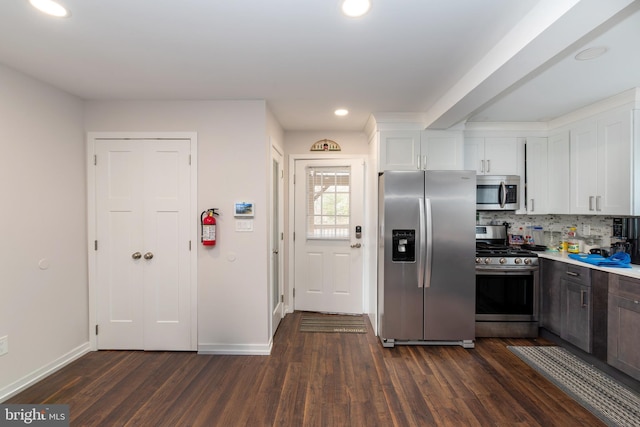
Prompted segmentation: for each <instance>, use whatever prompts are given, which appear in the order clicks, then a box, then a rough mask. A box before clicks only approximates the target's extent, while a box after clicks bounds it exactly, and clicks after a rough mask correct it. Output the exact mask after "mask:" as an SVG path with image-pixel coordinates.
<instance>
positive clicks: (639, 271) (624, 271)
mask: <svg viewBox="0 0 640 427" xmlns="http://www.w3.org/2000/svg"><path fill="white" fill-rule="evenodd" d="M538 258H546V259H552V260H554V261H561V262H566V263H568V264H574V265H579V266H581V267H589V268H592V269H594V270H601V271H606V272H607V273H615V274H619V275H621V276H628V277H633V278H634V279H640V265H638V264H630V265H631V268H619V267H600V266H597V265H593V264H589V263H586V262H582V261H578V260H575V259H571V258H569V255H568V254H567V253H566V252H538Z"/></svg>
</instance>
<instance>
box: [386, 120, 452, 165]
mask: <svg viewBox="0 0 640 427" xmlns="http://www.w3.org/2000/svg"><path fill="white" fill-rule="evenodd" d="M462 168H463V138H462V132H460V131H430V130H425V131H420V130H390V131H380V164H379V166H378V171H380V172H382V171H384V170H417V169H423V170H424V169H430V170H437V169H440V170H456V169H462Z"/></svg>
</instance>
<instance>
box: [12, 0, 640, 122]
mask: <svg viewBox="0 0 640 427" xmlns="http://www.w3.org/2000/svg"><path fill="white" fill-rule="evenodd" d="M60 2H61V3H62V4H64V5H65V6H66V7H67V8H68V9H69V10H70V11H71V13H72V16H71V17H69V18H64V19H59V18H49V17H46V16H44V15H42V14H40V13H39V12H37V11H36V10H35V9H33V8H32V7H31V6H30V5H29V3H28V1H27V0H11V1H7V0H3V1H2V2H1V3H0V40H1V41H0V63H2V64H4V65H6V66H9V67H12V68H14V69H17V70H20V71H22V72H24V73H26V74H28V75H31V76H33V77H35V78H37V79H39V80H42V81H45V82H48V83H50V84H52V85H54V86H56V87H59V88H61V89H63V90H65V91H67V92H69V93H71V94H74V95H77V96H79V97H81V98H83V99H87V100H115V99H125V100H126V99H144V100H155V99H158V100H160V99H161V100H204V99H241V100H245V99H265V100H266V102H267V104H268V105H269V108H270V109H271V110H272V111H273V113H274V114H275V116H276V117H277V119H278V121H279V122H280V123H281V124H282V126H283V127H284V128H285V130H362V129H363V128H364V126H365V123H366V121H367V119H368V118H369V116H370V115H371V114H372V113H373V114H374V115H376V117H378V116H384V115H385V113H419V114H420V115H421V117H423V118H424V123H425V125H430V126H431V127H434V128H446V127H449V126H451V125H455V124H457V123H459V122H461V121H464V120H467V119H469V118H470V120H471V121H537V120H548V119H550V118H553V117H556V116H558V115H561V114H563V113H566V112H569V111H571V110H573V109H576V108H578V107H581V106H584V105H585V104H588V103H591V102H594V101H596V100H599V99H602V98H604V97H607V96H610V95H613V94H616V93H619V92H622V91H624V90H626V89H629V88H631V87H635V86H640V54H639V53H640V12H638V9H640V4H639V3H640V1H632V0H606V1H605V0H517V1H514V0H373V6H372V9H371V11H370V12H369V14H367V15H366V16H364V17H362V18H359V19H352V18H346V17H344V16H342V15H341V14H340V12H339V0H227V1H220V0H181V1H175V0H108V1H99V0H61V1H60ZM610 18H611V19H610ZM614 24H615V25H614ZM596 44H603V45H605V46H607V47H608V48H609V51H608V52H607V54H606V55H605V56H603V57H601V58H599V59H596V60H593V61H589V62H577V61H575V60H573V59H571V58H572V57H573V55H574V54H575V52H577V51H579V50H580V48H581V47H583V46H591V45H596ZM565 58H566V59H565ZM338 107H344V108H348V109H349V110H350V111H351V114H349V116H347V117H345V118H337V117H335V116H334V115H333V110H334V109H336V108H338Z"/></svg>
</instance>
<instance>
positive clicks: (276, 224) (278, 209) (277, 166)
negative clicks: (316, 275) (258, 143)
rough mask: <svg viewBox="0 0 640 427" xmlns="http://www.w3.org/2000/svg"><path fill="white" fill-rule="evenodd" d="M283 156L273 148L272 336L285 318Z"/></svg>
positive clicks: (271, 238)
mask: <svg viewBox="0 0 640 427" xmlns="http://www.w3.org/2000/svg"><path fill="white" fill-rule="evenodd" d="M282 162H283V158H282V154H281V153H280V152H279V151H278V150H277V149H276V148H275V147H271V202H270V204H271V237H270V240H271V274H270V286H271V292H270V294H271V305H270V306H271V336H273V335H274V334H275V333H276V329H278V325H279V324H280V320H282V317H283V316H284V289H283V288H284V278H283V271H284V265H283V256H284V254H283V248H284V240H283V239H284V237H283V230H284V200H283V199H284V197H282V194H283V188H284V168H283V166H282Z"/></svg>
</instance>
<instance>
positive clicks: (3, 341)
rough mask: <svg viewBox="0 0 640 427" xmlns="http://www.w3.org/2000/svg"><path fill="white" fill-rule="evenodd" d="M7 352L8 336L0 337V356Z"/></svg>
mask: <svg viewBox="0 0 640 427" xmlns="http://www.w3.org/2000/svg"><path fill="white" fill-rule="evenodd" d="M7 353H9V336H8V335H5V336H4V337H0V356H3V355H5V354H7Z"/></svg>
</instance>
